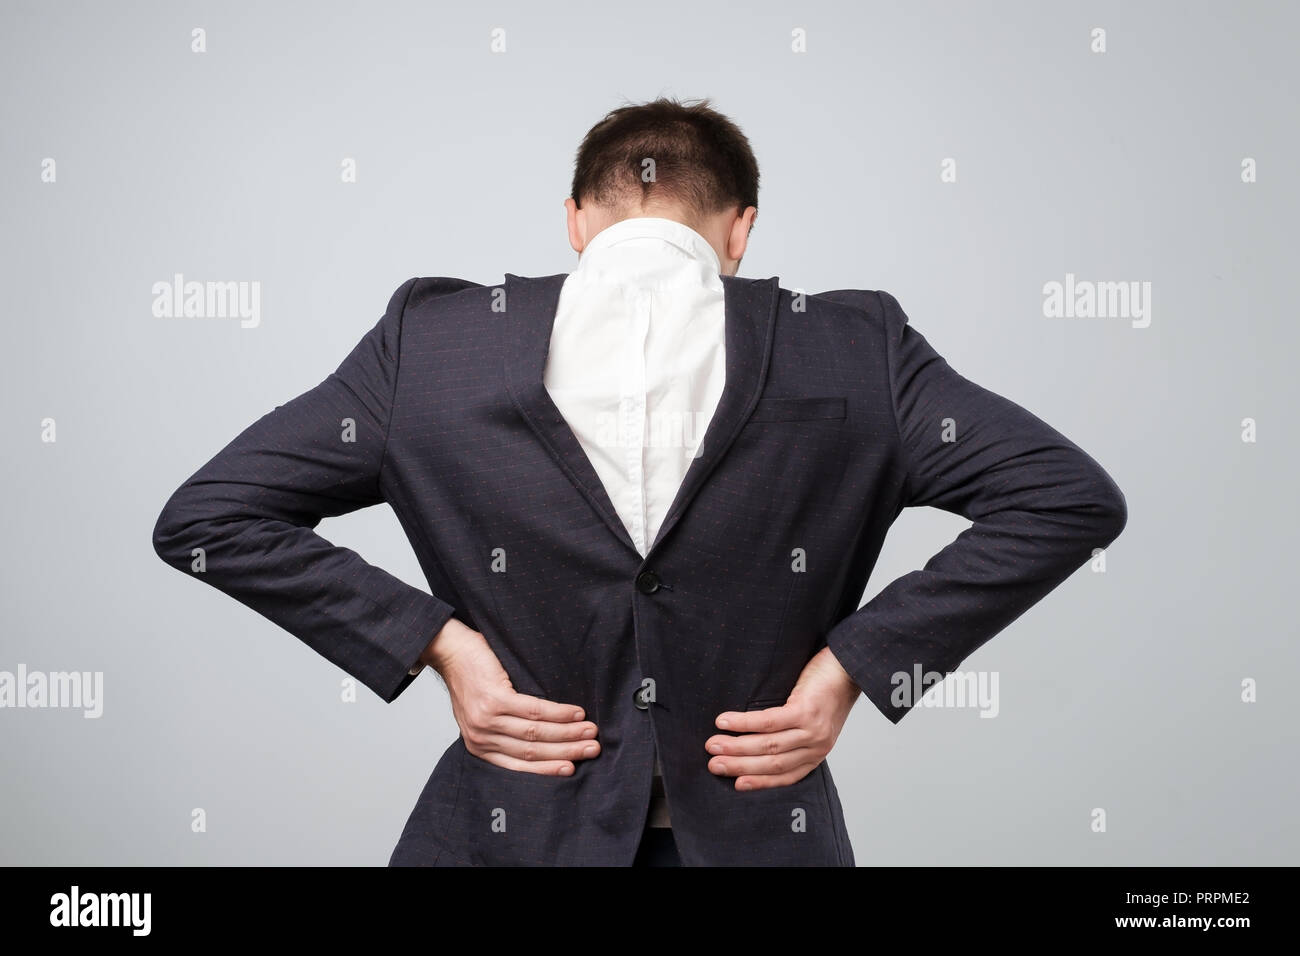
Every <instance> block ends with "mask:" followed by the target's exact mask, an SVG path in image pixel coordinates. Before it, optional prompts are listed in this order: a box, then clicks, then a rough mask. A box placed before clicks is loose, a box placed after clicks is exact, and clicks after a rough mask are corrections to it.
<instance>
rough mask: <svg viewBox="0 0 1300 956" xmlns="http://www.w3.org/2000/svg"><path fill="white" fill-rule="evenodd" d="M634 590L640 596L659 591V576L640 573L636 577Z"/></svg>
mask: <svg viewBox="0 0 1300 956" xmlns="http://www.w3.org/2000/svg"><path fill="white" fill-rule="evenodd" d="M636 589H637V590H638V591H640V592H641V593H642V594H654V593H655V592H656V591H658V590H659V575H657V574H655V573H654V572H653V571H642V572H641V573H640V574H638V575H637V576H636Z"/></svg>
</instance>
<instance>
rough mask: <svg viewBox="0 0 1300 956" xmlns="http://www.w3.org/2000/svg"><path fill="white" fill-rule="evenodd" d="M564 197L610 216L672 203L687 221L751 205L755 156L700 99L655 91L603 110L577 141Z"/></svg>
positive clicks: (734, 128) (731, 127)
mask: <svg viewBox="0 0 1300 956" xmlns="http://www.w3.org/2000/svg"><path fill="white" fill-rule="evenodd" d="M570 195H571V198H572V199H573V201H574V203H576V204H577V206H578V207H579V208H582V206H583V203H596V204H598V205H601V206H605V207H607V208H609V209H610V210H613V211H614V213H615V218H626V217H628V216H636V215H645V214H647V213H651V212H654V211H655V210H658V209H672V210H675V211H676V212H677V213H678V214H679V215H681V216H682V217H683V218H685V219H686V220H687V221H688V223H690V222H692V221H703V220H704V219H706V218H708V217H710V216H713V215H715V214H717V213H719V212H723V211H726V210H733V211H737V212H741V211H743V210H745V209H746V208H747V207H750V206H752V207H755V208H757V206H758V161H757V160H756V159H755V158H754V152H753V150H752V149H751V148H750V145H749V140H748V139H747V138H746V137H745V134H744V133H743V132H741V130H740V127H738V126H737V125H736V124H735V123H733V122H732V121H731V120H730V119H728V118H727V117H726V116H724V115H722V114H721V113H719V112H717V111H716V110H714V109H713V108H712V107H711V106H710V105H709V101H708V100H707V99H702V100H694V101H686V102H678V101H676V100H672V99H664V98H660V99H657V100H653V101H652V102H649V103H642V104H629V105H627V106H623V107H620V108H618V109H616V110H613V111H611V112H610V113H608V114H607V115H606V116H605V118H604V119H602V120H601V121H600V122H599V123H597V124H596V125H595V126H593V127H592V128H591V129H590V131H588V133H587V135H586V136H585V137H584V138H583V140H582V144H581V145H580V146H579V147H578V155H577V159H576V161H575V163H574V171H573V188H572V191H571V194H570Z"/></svg>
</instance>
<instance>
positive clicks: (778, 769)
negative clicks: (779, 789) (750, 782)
mask: <svg viewBox="0 0 1300 956" xmlns="http://www.w3.org/2000/svg"><path fill="white" fill-rule="evenodd" d="M821 759H822V758H821V755H820V754H818V753H817V752H816V751H815V750H813V749H812V748H811V747H800V748H798V749H797V750H789V751H786V752H785V753H779V754H771V755H770V756H765V757H731V756H728V757H714V758H712V759H711V760H710V761H709V772H710V773H714V774H717V775H718V776H719V777H743V776H745V775H747V774H753V775H770V776H774V777H779V776H782V775H784V774H788V773H790V772H791V771H793V770H796V769H798V768H799V767H802V766H804V765H805V764H811V765H812V766H816V765H817V764H818V763H820V762H821ZM804 772H805V773H807V771H806V770H805V771H804Z"/></svg>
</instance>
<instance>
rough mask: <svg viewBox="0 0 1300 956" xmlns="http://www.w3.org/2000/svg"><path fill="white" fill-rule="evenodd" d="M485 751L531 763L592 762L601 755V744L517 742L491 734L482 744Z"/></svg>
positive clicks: (585, 741) (576, 741) (586, 741)
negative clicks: (557, 761) (558, 761)
mask: <svg viewBox="0 0 1300 956" xmlns="http://www.w3.org/2000/svg"><path fill="white" fill-rule="evenodd" d="M482 746H483V748H484V749H485V750H491V751H493V752H495V753H499V754H505V755H506V756H507V757H514V758H515V759H517V760H526V761H528V762H529V763H535V762H539V761H540V762H546V761H551V760H590V759H591V758H592V757H595V756H596V755H598V754H599V753H600V743H599V741H595V740H575V741H566V742H563V743H545V742H542V741H537V740H516V739H515V738H513V737H504V736H502V735H501V734H489V735H488V736H487V737H486V738H485V739H484V741H483V744H482Z"/></svg>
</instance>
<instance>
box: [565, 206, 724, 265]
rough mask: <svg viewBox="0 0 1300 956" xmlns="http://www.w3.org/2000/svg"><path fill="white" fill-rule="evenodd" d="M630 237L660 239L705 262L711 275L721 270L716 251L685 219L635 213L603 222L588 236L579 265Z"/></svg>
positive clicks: (702, 262) (579, 258) (579, 257)
mask: <svg viewBox="0 0 1300 956" xmlns="http://www.w3.org/2000/svg"><path fill="white" fill-rule="evenodd" d="M629 239H662V240H664V241H665V242H668V243H671V244H672V245H674V246H676V247H677V248H679V249H681V250H682V251H683V252H684V253H686V254H687V255H688V256H690V257H691V258H693V259H697V260H699V261H700V263H701V264H702V265H706V266H708V268H709V269H711V270H712V274H713V275H717V274H719V273H720V272H721V271H722V265H721V263H720V262H719V261H718V254H717V253H716V252H714V251H713V247H712V246H711V245H709V241H708V240H707V239H705V238H704V237H703V236H701V235H700V234H699V233H698V232H696V231H695V230H694V229H692V228H691V227H690V226H688V225H686V224H685V223H681V222H678V221H677V220H675V219H663V218H661V217H658V216H634V217H633V218H631V219H620V220H619V221H618V222H616V223H614V224H613V225H612V226H606V227H605V228H604V229H602V230H601V231H600V232H598V233H596V234H595V235H594V236H592V237H591V241H590V242H588V243H587V248H586V249H584V250H583V251H582V253H581V254H580V255H579V256H578V267H579V268H582V265H583V263H585V262H587V261H588V260H589V257H591V256H592V254H593V253H599V252H600V251H601V250H602V249H608V248H611V247H612V246H615V245H617V244H618V243H620V242H626V241H627V240H629Z"/></svg>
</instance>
